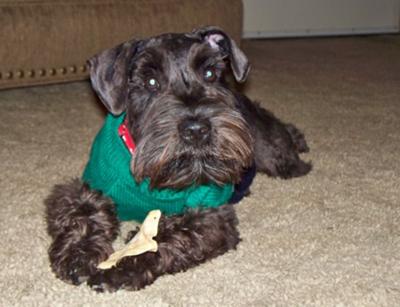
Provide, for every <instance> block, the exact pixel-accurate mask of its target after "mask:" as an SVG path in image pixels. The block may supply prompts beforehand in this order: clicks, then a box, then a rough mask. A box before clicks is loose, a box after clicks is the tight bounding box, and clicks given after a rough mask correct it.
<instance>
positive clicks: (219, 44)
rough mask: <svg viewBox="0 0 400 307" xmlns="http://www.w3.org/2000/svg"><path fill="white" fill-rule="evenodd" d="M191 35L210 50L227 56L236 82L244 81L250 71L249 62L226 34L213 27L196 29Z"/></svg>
mask: <svg viewBox="0 0 400 307" xmlns="http://www.w3.org/2000/svg"><path fill="white" fill-rule="evenodd" d="M193 33H194V34H196V35H199V36H200V37H201V38H202V39H203V40H204V41H205V42H207V43H208V44H209V45H210V46H211V48H215V49H220V50H222V51H223V52H226V53H227V54H229V60H230V65H231V68H232V72H233V75H234V76H235V79H236V81H238V82H244V81H246V78H247V75H248V73H249V71H250V64H249V60H248V59H247V57H246V55H245V54H244V53H243V51H242V50H240V48H239V47H238V46H237V45H236V43H235V41H234V40H233V39H231V38H230V37H229V36H228V34H226V33H225V32H224V31H223V30H221V29H220V28H218V27H213V26H207V27H203V28H199V29H196V30H194V31H193Z"/></svg>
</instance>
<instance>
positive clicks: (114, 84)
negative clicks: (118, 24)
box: [88, 40, 142, 115]
mask: <svg viewBox="0 0 400 307" xmlns="http://www.w3.org/2000/svg"><path fill="white" fill-rule="evenodd" d="M141 45H142V41H138V40H130V41H128V42H125V43H123V44H120V45H118V46H116V47H114V48H111V49H107V50H104V51H102V52H100V53H99V54H96V55H95V56H93V57H92V58H91V59H89V61H88V62H89V66H90V81H91V82H92V86H93V89H94V90H95V92H96V93H97V95H98V96H99V98H100V100H101V101H102V102H103V103H104V105H105V106H106V108H107V109H108V111H109V112H111V113H112V114H114V115H119V114H121V113H122V112H124V111H125V109H126V105H127V98H128V97H127V96H128V90H127V82H128V71H129V64H130V63H131V61H132V58H133V57H134V56H135V54H136V53H137V52H138V49H139V48H140V46H141Z"/></svg>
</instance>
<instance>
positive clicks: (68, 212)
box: [45, 180, 119, 284]
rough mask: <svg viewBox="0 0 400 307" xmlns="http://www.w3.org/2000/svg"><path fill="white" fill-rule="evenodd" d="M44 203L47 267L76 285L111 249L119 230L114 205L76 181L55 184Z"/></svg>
mask: <svg viewBox="0 0 400 307" xmlns="http://www.w3.org/2000/svg"><path fill="white" fill-rule="evenodd" d="M45 204H46V220H47V230H48V233H49V234H50V236H51V237H52V239H53V241H52V243H51V245H50V248H49V258H50V263H51V268H52V270H53V271H54V273H55V274H56V275H57V277H58V278H60V279H62V280H64V281H66V282H68V283H72V284H80V283H82V282H84V281H85V280H87V279H88V277H89V276H90V275H92V274H94V273H95V272H96V271H97V268H96V267H97V265H98V263H99V262H101V261H103V260H105V259H106V258H107V257H108V255H109V254H111V253H112V252H113V248H112V242H113V241H114V239H115V238H116V236H117V235H118V232H119V221H118V219H117V216H116V213H115V209H114V204H113V203H112V201H111V200H110V199H109V198H107V197H104V196H102V195H101V194H100V193H99V192H96V191H93V190H90V189H89V187H88V186H87V185H86V184H84V183H82V182H81V181H79V180H74V181H72V182H70V183H67V184H62V185H56V186H55V187H54V189H53V191H52V193H51V194H50V196H49V197H48V198H47V200H46V202H45Z"/></svg>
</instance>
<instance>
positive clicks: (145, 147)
mask: <svg viewBox="0 0 400 307" xmlns="http://www.w3.org/2000/svg"><path fill="white" fill-rule="evenodd" d="M89 62H90V66H91V71H90V77H91V81H92V85H93V88H94V90H95V91H96V92H97V94H98V96H99V97H100V99H101V100H102V102H103V103H104V105H105V106H106V107H107V109H108V110H109V111H110V112H111V113H112V114H114V115H119V114H121V113H122V112H126V116H127V119H128V125H129V129H130V132H131V134H132V135H133V137H134V140H135V142H136V150H135V153H134V154H133V157H132V163H131V169H132V173H133V175H134V176H135V178H136V179H137V180H138V181H141V180H143V179H144V178H145V177H149V178H150V182H151V185H152V186H153V187H158V188H162V187H170V188H183V187H185V186H189V185H192V184H203V183H207V182H215V183H217V184H223V183H227V182H230V183H235V182H238V181H239V180H240V177H241V174H242V172H243V170H244V169H245V168H246V167H249V166H250V165H251V163H252V160H253V138H252V135H251V133H250V130H249V126H248V124H247V123H246V121H245V119H244V118H243V116H242V114H241V112H240V110H239V108H238V102H237V100H236V99H235V96H234V94H233V93H232V92H231V91H230V90H229V88H228V86H227V83H226V82H225V80H224V74H225V72H226V71H227V70H229V68H230V69H231V71H232V72H233V75H234V77H235V79H236V80H237V81H238V82H243V81H245V79H246V77H247V74H248V71H249V64H248V61H247V58H246V56H245V55H244V54H243V52H242V51H241V50H240V49H239V48H238V47H237V45H236V44H235V42H234V41H233V40H232V39H230V38H229V36H228V35H227V34H226V33H225V32H223V31H222V30H220V29H218V28H215V27H205V28H201V29H198V30H195V31H193V32H191V33H182V34H163V35H160V36H157V37H152V38H149V39H145V40H132V41H128V42H126V43H124V44H121V45H119V46H117V47H115V48H112V49H109V50H106V51H103V52H102V53H100V54H98V55H96V56H95V57H93V58H92V59H91V60H90V61H89Z"/></svg>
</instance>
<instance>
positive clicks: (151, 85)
mask: <svg viewBox="0 0 400 307" xmlns="http://www.w3.org/2000/svg"><path fill="white" fill-rule="evenodd" d="M146 88H147V89H149V90H150V91H157V90H158V89H159V88H160V83H158V81H157V79H156V78H149V79H147V80H146Z"/></svg>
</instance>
